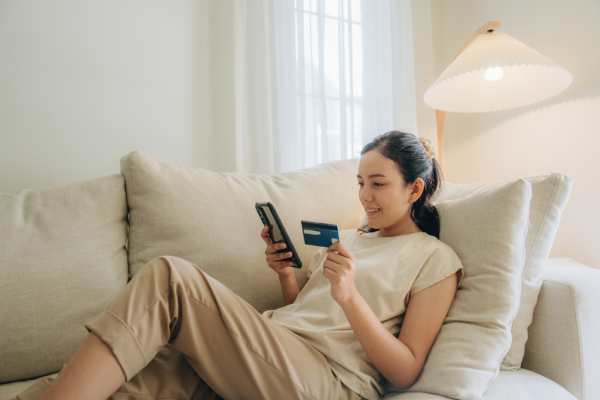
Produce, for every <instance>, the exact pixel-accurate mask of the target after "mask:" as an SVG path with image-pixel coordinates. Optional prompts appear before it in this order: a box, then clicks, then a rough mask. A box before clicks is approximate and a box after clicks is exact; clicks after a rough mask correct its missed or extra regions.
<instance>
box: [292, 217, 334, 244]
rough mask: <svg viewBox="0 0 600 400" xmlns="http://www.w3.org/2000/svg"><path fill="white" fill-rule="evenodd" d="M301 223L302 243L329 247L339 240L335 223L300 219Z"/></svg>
mask: <svg viewBox="0 0 600 400" xmlns="http://www.w3.org/2000/svg"><path fill="white" fill-rule="evenodd" d="M300 222H301V223H302V234H303V235H304V243H305V244H308V245H310V246H321V247H329V246H331V245H332V244H333V243H335V242H337V241H339V240H340V233H339V230H338V227H337V225H335V224H326V223H324V222H313V221H304V220H300Z"/></svg>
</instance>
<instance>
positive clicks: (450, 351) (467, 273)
mask: <svg viewBox="0 0 600 400" xmlns="http://www.w3.org/2000/svg"><path fill="white" fill-rule="evenodd" d="M530 200H531V184H530V183H529V182H527V181H525V180H523V179H519V180H517V181H515V182H512V183H508V184H506V185H504V186H501V187H499V188H497V189H490V190H487V191H482V192H479V193H476V194H474V195H472V196H469V197H466V198H462V199H456V200H448V201H444V202H440V203H438V204H436V206H437V209H438V212H439V214H440V221H441V230H440V240H442V241H443V242H445V243H447V244H448V245H449V246H450V247H452V248H453V249H454V250H455V251H456V253H457V254H458V256H459V258H460V259H461V261H462V263H463V266H464V272H463V281H462V285H461V287H460V288H459V290H458V291H457V293H456V297H455V299H454V302H453V304H452V306H451V307H450V310H449V312H448V315H447V317H446V319H445V321H444V323H443V325H442V328H441V330H440V332H439V334H438V336H437V338H436V341H435V342H434V345H433V346H432V348H431V351H430V353H429V356H428V358H427V361H426V362H425V365H424V367H423V371H422V372H421V374H420V376H419V377H418V378H417V380H416V382H415V383H414V384H413V385H412V386H411V387H409V388H407V389H397V388H393V387H391V386H389V389H390V390H396V391H408V392H427V393H435V394H440V395H443V396H447V397H451V398H455V399H464V400H476V399H477V400H478V399H481V398H482V396H483V394H484V393H485V391H486V390H487V388H488V386H489V384H490V382H491V381H492V380H493V379H494V378H495V377H496V376H497V374H498V370H499V368H500V364H501V362H502V359H503V358H504V356H505V355H506V352H507V351H508V349H509V347H510V342H511V333H510V330H511V324H512V321H513V319H514V317H515V315H516V312H517V309H518V304H519V302H518V300H519V298H520V294H521V293H520V291H521V290H520V289H521V272H522V270H523V265H524V261H525V254H524V244H525V237H526V233H527V218H528V212H529V201H530Z"/></svg>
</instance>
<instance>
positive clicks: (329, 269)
mask: <svg viewBox="0 0 600 400" xmlns="http://www.w3.org/2000/svg"><path fill="white" fill-rule="evenodd" d="M354 271H355V268H354V256H353V255H352V254H351V253H350V252H349V251H348V249H346V247H345V246H344V245H343V244H342V243H341V242H340V241H337V242H335V243H333V244H332V245H331V246H329V247H328V248H327V258H326V259H325V262H324V263H323V275H325V278H327V279H329V282H331V296H332V297H333V299H334V300H335V301H336V302H337V303H338V304H339V305H343V304H344V303H346V302H347V301H349V300H352V298H353V296H355V295H357V294H358V291H357V290H356V286H355V285H354Z"/></svg>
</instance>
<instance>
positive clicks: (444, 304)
mask: <svg viewBox="0 0 600 400" xmlns="http://www.w3.org/2000/svg"><path fill="white" fill-rule="evenodd" d="M457 282H458V281H457V276H456V273H455V274H452V275H450V276H449V277H447V278H445V279H443V280H442V281H440V282H438V283H436V284H435V285H432V286H430V287H428V288H426V289H424V290H422V291H420V292H418V293H416V294H415V295H414V296H413V297H412V298H411V300H410V303H409V304H408V308H407V309H406V313H405V314H404V320H403V322H402V328H401V330H400V335H399V336H398V338H396V337H395V336H394V335H392V334H391V333H390V332H388V330H387V329H386V328H385V327H384V326H383V325H382V324H381V322H379V320H378V319H377V317H376V316H375V314H374V313H373V311H372V310H371V308H370V307H369V305H368V304H367V303H366V301H365V300H364V298H363V297H362V296H361V295H360V293H358V292H355V295H353V296H352V297H350V299H349V300H348V301H346V302H344V303H342V304H340V306H341V307H342V309H343V310H344V313H345V314H346V317H347V318H348V321H349V322H350V325H351V326H352V328H353V330H354V332H355V334H356V336H357V338H358V340H359V342H360V343H361V345H362V347H363V349H364V350H365V352H366V353H367V357H368V359H369V361H370V362H371V363H372V364H373V365H374V366H375V367H376V368H377V370H378V371H379V372H380V373H381V374H382V375H383V376H385V378H386V379H387V380H388V381H389V382H390V383H391V384H392V385H393V386H395V387H399V388H400V387H407V386H410V385H412V384H413V383H414V381H415V380H416V378H417V377H418V376H419V373H420V372H421V369H422V368H423V365H424V363H425V359H426V358H427V355H428V354H429V350H430V349H431V346H432V345H433V342H434V340H435V338H436V337H437V334H438V333H439V330H440V328H441V326H442V323H443V322H444V319H445V317H446V315H447V314H448V310H449V309H450V305H451V304H452V300H453V299H454V295H455V293H456V286H457Z"/></svg>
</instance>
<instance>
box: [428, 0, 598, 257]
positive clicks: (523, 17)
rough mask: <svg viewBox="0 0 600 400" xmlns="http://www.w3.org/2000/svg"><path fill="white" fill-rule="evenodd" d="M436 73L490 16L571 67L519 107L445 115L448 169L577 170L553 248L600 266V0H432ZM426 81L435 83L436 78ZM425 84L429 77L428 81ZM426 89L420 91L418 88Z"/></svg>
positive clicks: (476, 173) (478, 174)
mask: <svg viewBox="0 0 600 400" xmlns="http://www.w3.org/2000/svg"><path fill="white" fill-rule="evenodd" d="M431 11H432V25H433V47H434V59H435V62H436V72H435V77H437V76H438V75H439V73H441V72H442V70H443V69H444V68H445V67H446V66H447V65H448V64H449V62H450V61H451V59H452V58H453V57H454V56H455V55H456V53H457V52H458V51H459V50H460V49H461V48H462V46H463V44H464V42H465V40H466V39H467V38H468V36H469V35H470V34H471V33H472V32H473V31H474V30H476V29H477V28H478V27H479V26H480V25H482V24H483V23H485V22H486V21H488V20H492V19H498V20H500V21H501V23H502V26H501V27H500V30H502V31H504V32H506V33H508V34H510V35H512V36H514V37H515V38H517V39H519V40H521V41H523V42H524V43H526V44H528V45H529V46H530V47H532V48H534V49H536V50H538V51H539V52H540V53H542V54H544V55H546V56H547V57H550V58H551V59H554V60H555V61H556V62H558V63H559V64H561V65H563V66H564V67H566V68H567V69H568V70H569V71H570V72H571V73H572V74H573V75H574V83H573V85H572V86H571V87H570V88H569V89H567V90H566V91H565V92H563V93H562V94H560V95H559V96H557V97H555V98H553V99H548V100H546V101H544V102H542V103H539V104H536V105H533V106H528V107H524V108H520V109H516V110H513V111H503V112H497V113H489V114H456V113H454V114H452V113H449V114H448V115H447V117H446V134H445V138H446V146H445V155H446V160H445V163H446V165H445V172H446V177H447V178H448V179H450V180H453V181H456V182H494V181H504V180H508V179H513V178H518V177H523V176H533V175H539V174H546V173H549V172H561V173H565V174H567V175H569V176H571V177H572V178H573V179H574V188H573V193H572V196H571V198H570V201H569V203H568V205H567V208H566V210H565V212H564V214H563V218H562V222H561V226H560V228H559V231H558V233H557V238H556V241H555V245H554V248H553V249H552V252H551V256H564V257H572V258H575V259H577V260H580V261H582V262H584V263H587V264H589V265H592V266H595V267H600V252H598V244H599V243H598V240H599V238H600V208H599V207H598V205H599V204H600V187H599V186H598V184H599V183H600V165H599V164H598V162H599V161H600V120H599V119H598V115H600V78H599V77H598V71H600V46H598V39H599V38H600V24H598V21H600V2H598V1H597V0H573V1H569V2H566V1H564V0H528V1H519V0H506V1H495V0H453V1H446V0H432V1H431ZM430 83H431V82H429V83H428V84H430ZM425 86H427V85H425ZM418 95H419V96H421V99H422V95H423V93H422V92H421V93H418Z"/></svg>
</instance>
